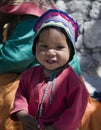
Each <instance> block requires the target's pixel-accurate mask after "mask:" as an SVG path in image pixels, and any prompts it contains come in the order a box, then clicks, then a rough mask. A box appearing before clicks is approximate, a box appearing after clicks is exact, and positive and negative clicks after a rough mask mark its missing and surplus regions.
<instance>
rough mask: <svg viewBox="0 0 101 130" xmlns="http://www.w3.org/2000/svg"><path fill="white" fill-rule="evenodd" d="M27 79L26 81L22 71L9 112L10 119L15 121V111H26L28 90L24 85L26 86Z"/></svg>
mask: <svg viewBox="0 0 101 130" xmlns="http://www.w3.org/2000/svg"><path fill="white" fill-rule="evenodd" d="M27 81H28V80H27V76H26V73H25V72H24V73H23V74H22V77H21V80H20V83H19V87H18V89H17V91H16V94H15V99H14V103H13V108H12V111H11V113H10V118H11V119H12V120H15V121H16V120H18V118H17V116H16V112H17V111H20V110H25V111H27V112H28V90H27V87H26V86H28V82H27Z"/></svg>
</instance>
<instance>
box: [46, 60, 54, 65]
mask: <svg viewBox="0 0 101 130" xmlns="http://www.w3.org/2000/svg"><path fill="white" fill-rule="evenodd" d="M46 62H47V63H49V64H53V63H55V62H56V61H55V60H46Z"/></svg>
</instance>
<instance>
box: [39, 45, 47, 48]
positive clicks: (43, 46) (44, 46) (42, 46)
mask: <svg viewBox="0 0 101 130" xmlns="http://www.w3.org/2000/svg"><path fill="white" fill-rule="evenodd" d="M40 48H42V49H47V48H48V46H47V45H41V46H40Z"/></svg>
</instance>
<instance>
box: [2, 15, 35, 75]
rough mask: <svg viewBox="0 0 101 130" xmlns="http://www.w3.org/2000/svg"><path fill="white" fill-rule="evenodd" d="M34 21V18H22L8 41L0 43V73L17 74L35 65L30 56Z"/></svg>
mask: <svg viewBox="0 0 101 130" xmlns="http://www.w3.org/2000/svg"><path fill="white" fill-rule="evenodd" d="M35 20H36V17H34V16H24V17H23V18H22V20H21V22H20V23H19V24H18V25H17V26H16V28H15V30H14V32H13V34H12V36H11V37H10V39H9V40H7V41H6V42H5V43H0V73H5V72H17V73H19V72H23V71H24V70H25V69H26V68H28V67H30V66H32V65H36V61H35V57H34V56H33V54H32V44H33V38H34V37H33V36H34V32H33V25H34V22H35Z"/></svg>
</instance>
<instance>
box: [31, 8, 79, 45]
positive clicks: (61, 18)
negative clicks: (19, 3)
mask: <svg viewBox="0 0 101 130" xmlns="http://www.w3.org/2000/svg"><path fill="white" fill-rule="evenodd" d="M47 26H56V27H61V28H63V29H64V30H65V31H66V33H67V35H68V36H69V38H70V40H71V41H72V43H73V45H74V43H75V41H76V40H77V37H78V24H77V23H76V22H75V21H74V20H73V19H72V18H71V17H70V16H69V15H67V13H65V12H63V11H61V10H56V9H50V10H48V11H46V12H45V13H44V14H43V15H42V16H41V17H39V19H38V20H37V21H36V23H35V25H34V29H33V30H34V31H35V33H36V36H37V35H38V34H39V32H40V31H41V30H42V29H43V28H45V27H47ZM36 36H35V37H36Z"/></svg>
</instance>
